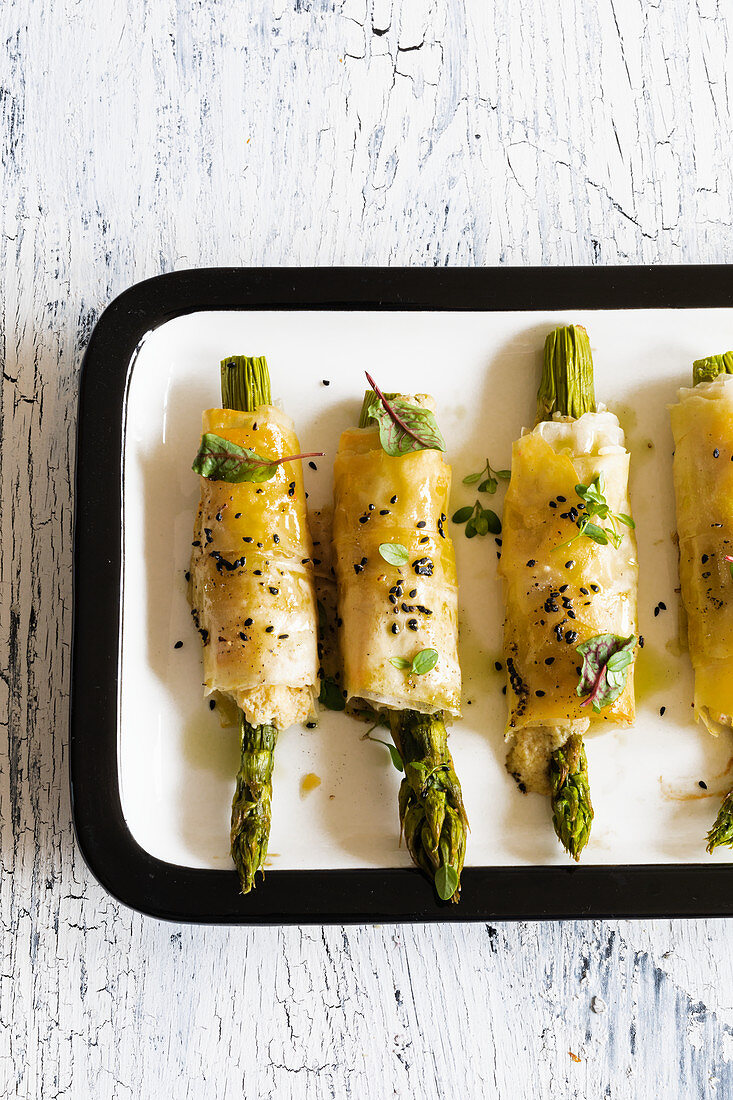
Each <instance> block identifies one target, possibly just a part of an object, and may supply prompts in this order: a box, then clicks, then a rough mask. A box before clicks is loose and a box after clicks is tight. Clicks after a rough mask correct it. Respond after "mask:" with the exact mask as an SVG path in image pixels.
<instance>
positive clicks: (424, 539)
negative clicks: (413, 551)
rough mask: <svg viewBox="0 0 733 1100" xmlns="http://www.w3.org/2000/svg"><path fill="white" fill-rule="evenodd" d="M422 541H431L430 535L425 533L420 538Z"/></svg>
mask: <svg viewBox="0 0 733 1100" xmlns="http://www.w3.org/2000/svg"><path fill="white" fill-rule="evenodd" d="M420 542H430V538H429V537H428V535H423V537H422V538H421V539H420Z"/></svg>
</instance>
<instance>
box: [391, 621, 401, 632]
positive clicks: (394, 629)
mask: <svg viewBox="0 0 733 1100" xmlns="http://www.w3.org/2000/svg"><path fill="white" fill-rule="evenodd" d="M399 632H400V625H399V623H392V633H393V634H399Z"/></svg>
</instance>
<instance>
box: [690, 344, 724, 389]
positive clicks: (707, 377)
mask: <svg viewBox="0 0 733 1100" xmlns="http://www.w3.org/2000/svg"><path fill="white" fill-rule="evenodd" d="M719 374H733V351H724V352H722V354H721V355H708V356H707V358H706V359H696V360H695V362H694V363H693V364H692V384H693V386H697V385H699V384H700V382H713V381H714V380H715V379H716V378H717V377H718V375H719Z"/></svg>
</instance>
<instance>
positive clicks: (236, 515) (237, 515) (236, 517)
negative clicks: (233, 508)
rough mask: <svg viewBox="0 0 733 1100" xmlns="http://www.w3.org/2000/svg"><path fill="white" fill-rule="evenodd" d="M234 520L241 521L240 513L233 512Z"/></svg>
mask: <svg viewBox="0 0 733 1100" xmlns="http://www.w3.org/2000/svg"><path fill="white" fill-rule="evenodd" d="M234 518H235V519H241V518H242V513H241V512H235V513H234Z"/></svg>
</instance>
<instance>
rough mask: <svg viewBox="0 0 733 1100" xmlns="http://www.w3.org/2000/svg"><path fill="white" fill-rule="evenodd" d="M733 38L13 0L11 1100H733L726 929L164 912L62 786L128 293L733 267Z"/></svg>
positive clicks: (529, 13)
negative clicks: (369, 923)
mask: <svg viewBox="0 0 733 1100" xmlns="http://www.w3.org/2000/svg"><path fill="white" fill-rule="evenodd" d="M731 19H732V17H731V14H730V11H729V8H728V6H727V5H726V4H724V3H723V2H721V0H697V2H695V3H689V4H688V3H680V2H674V0H669V2H666V0H665V2H659V3H651V2H648V0H592V2H591V0H554V2H552V3H550V2H548V0H526V2H524V3H522V4H519V3H514V4H507V3H498V2H495V0H451V2H450V3H444V4H440V3H437V2H430V0H402V2H400V0H345V3H343V4H342V5H339V4H338V3H336V2H335V0H263V2H262V3H260V4H242V3H241V2H238V0H218V2H216V3H202V2H200V0H155V2H154V3H153V2H151V0H117V2H116V3H114V4H111V3H107V2H103V0H89V2H87V3H83V4H82V3H79V2H78V0H54V3H53V4H50V3H47V4H41V3H38V2H37V0H5V3H4V4H3V5H2V6H1V7H0V41H2V52H1V53H0V134H1V140H2V157H3V187H2V190H1V191H0V271H1V273H2V274H1V280H2V299H1V301H2V307H1V312H0V318H1V323H2V328H1V331H0V340H1V345H0V353H1V354H2V366H3V379H2V398H1V405H0V415H1V417H2V422H1V429H2V465H1V467H0V489H1V495H2V513H1V516H0V534H1V538H2V550H3V553H2V557H0V592H1V594H2V595H1V599H0V615H1V616H2V624H1V629H0V639H2V653H1V655H0V666H1V673H2V676H1V679H0V692H1V693H2V706H0V721H2V728H3V730H4V736H3V738H2V741H0V757H1V759H0V825H1V829H2V833H1V848H0V858H1V860H2V876H1V877H0V948H1V951H2V964H1V966H0V1095H2V1096H8V1097H11V1096H13V1097H15V1096H17V1097H20V1098H34V1100H35V1098H36V1097H43V1098H44V1100H46V1098H48V1097H55V1098H59V1100H61V1098H63V1100H68V1098H77V1097H78V1098H86V1097H90V1096H93V1097H95V1098H98V1100H122V1098H127V1097H133V1098H143V1100H147V1098H148V1097H160V1096H165V1097H171V1098H173V1100H208V1098H216V1100H229V1098H239V1097H242V1096H247V1097H261V1098H277V1100H280V1098H288V1097H295V1098H306V1100H309V1098H316V1097H317V1098H321V1097H336V1098H339V1100H340V1098H342V1097H354V1098H358V1100H383V1098H385V1097H389V1096H397V1097H407V1096H410V1097H411V1096H418V1097H421V1098H422V1097H430V1098H432V1097H435V1098H442V1097H444V1096H449V1095H453V1094H455V1093H459V1094H460V1095H463V1096H468V1097H484V1096H494V1095H498V1096H501V1097H507V1098H514V1097H519V1096H521V1097H525V1096H526V1097H533V1098H534V1097H540V1098H543V1100H544V1098H548V1100H549V1098H550V1097H553V1098H554V1097H556V1096H563V1097H573V1098H578V1100H583V1098H586V1097H594V1098H595V1097H604V1098H610V1100H616V1098H636V1097H647V1096H665V1097H666V1096H685V1097H687V1096H695V1097H698V1096H716V1097H726V1096H730V1095H731V1092H732V1091H733V953H731V951H730V949H729V943H730V937H731V935H733V926H732V925H730V924H729V923H727V922H725V921H698V922H691V921H686V922H681V921H656V922H651V921H646V922H641V923H634V922H629V921H623V922H619V921H610V922H600V921H599V922H592V923H587V922H586V923H582V922H578V923H565V924H555V925H551V924H535V923H532V924H525V925H498V926H496V927H494V926H460V925H458V926H451V927H449V928H442V927H433V926H431V927H411V926H406V927H401V928H387V927H381V928H349V929H346V930H344V929H338V928H328V929H323V930H320V929H264V930H257V931H254V930H252V931H250V930H247V929H221V928H214V929H206V928H187V927H181V928H178V927H175V926H168V925H163V924H159V923H157V922H155V921H152V920H148V919H145V918H142V917H139V916H136V915H134V914H132V913H129V912H127V911H126V910H124V909H122V908H120V906H119V905H117V904H116V903H115V902H113V901H112V900H111V899H110V898H109V897H107V896H106V895H105V894H104V892H103V891H102V890H101V889H100V888H99V887H98V886H97V885H96V884H95V883H94V882H93V881H92V880H91V878H90V876H89V874H88V873H87V871H86V869H85V867H84V865H83V864H82V862H81V860H80V858H79V856H78V854H77V853H76V850H75V847H74V842H73V837H72V830H71V825H70V817H69V798H68V793H67V783H66V763H67V761H66V741H67V705H68V676H69V641H70V631H71V611H70V607H71V578H70V564H71V513H70V499H71V472H70V468H71V465H72V458H71V447H72V445H73V439H74V421H75V412H76V409H75V402H76V382H77V375H78V369H79V363H80V358H81V352H82V350H83V347H84V345H85V343H86V341H87V339H88V336H89V332H90V330H91V327H92V325H93V323H94V320H95V319H96V317H97V316H98V314H99V312H100V310H101V309H102V308H103V306H104V305H105V304H106V303H107V302H108V301H109V300H110V299H111V298H112V297H113V296H114V295H115V294H117V293H118V292H120V291H121V290H123V289H124V288H125V287H126V286H128V285H129V284H130V283H132V282H133V281H135V280H138V279H141V278H144V277H146V276H149V275H153V274H156V273H158V272H161V271H170V270H173V269H176V268H183V267H188V266H198V265H213V264H235V265H239V264H253V265H258V264H311V263H315V264H339V263H353V264H420V265H431V264H493V263H506V264H527V263H541V264H552V265H558V264H572V263H625V262H635V263H658V262H690V263H691V262H727V261H730V260H731V259H733V233H732V226H733V209H732V203H733V186H732V184H731V174H730V137H731V88H730V78H729V73H730V71H731V60H732V59H731V48H732V43H733V36H732V33H731V32H732V30H733V28H731ZM594 997H595V998H598V1001H597V1002H596V1007H598V1005H599V1004H600V1001H601V1000H602V1001H603V1002H605V1005H606V1008H605V1011H603V1012H597V1011H594V1010H593V1008H592V1004H593V998H594ZM570 1051H572V1053H573V1055H575V1057H577V1058H579V1059H580V1061H577V1062H576V1061H575V1060H574V1059H573V1058H571V1056H570V1054H569V1052H570Z"/></svg>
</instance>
